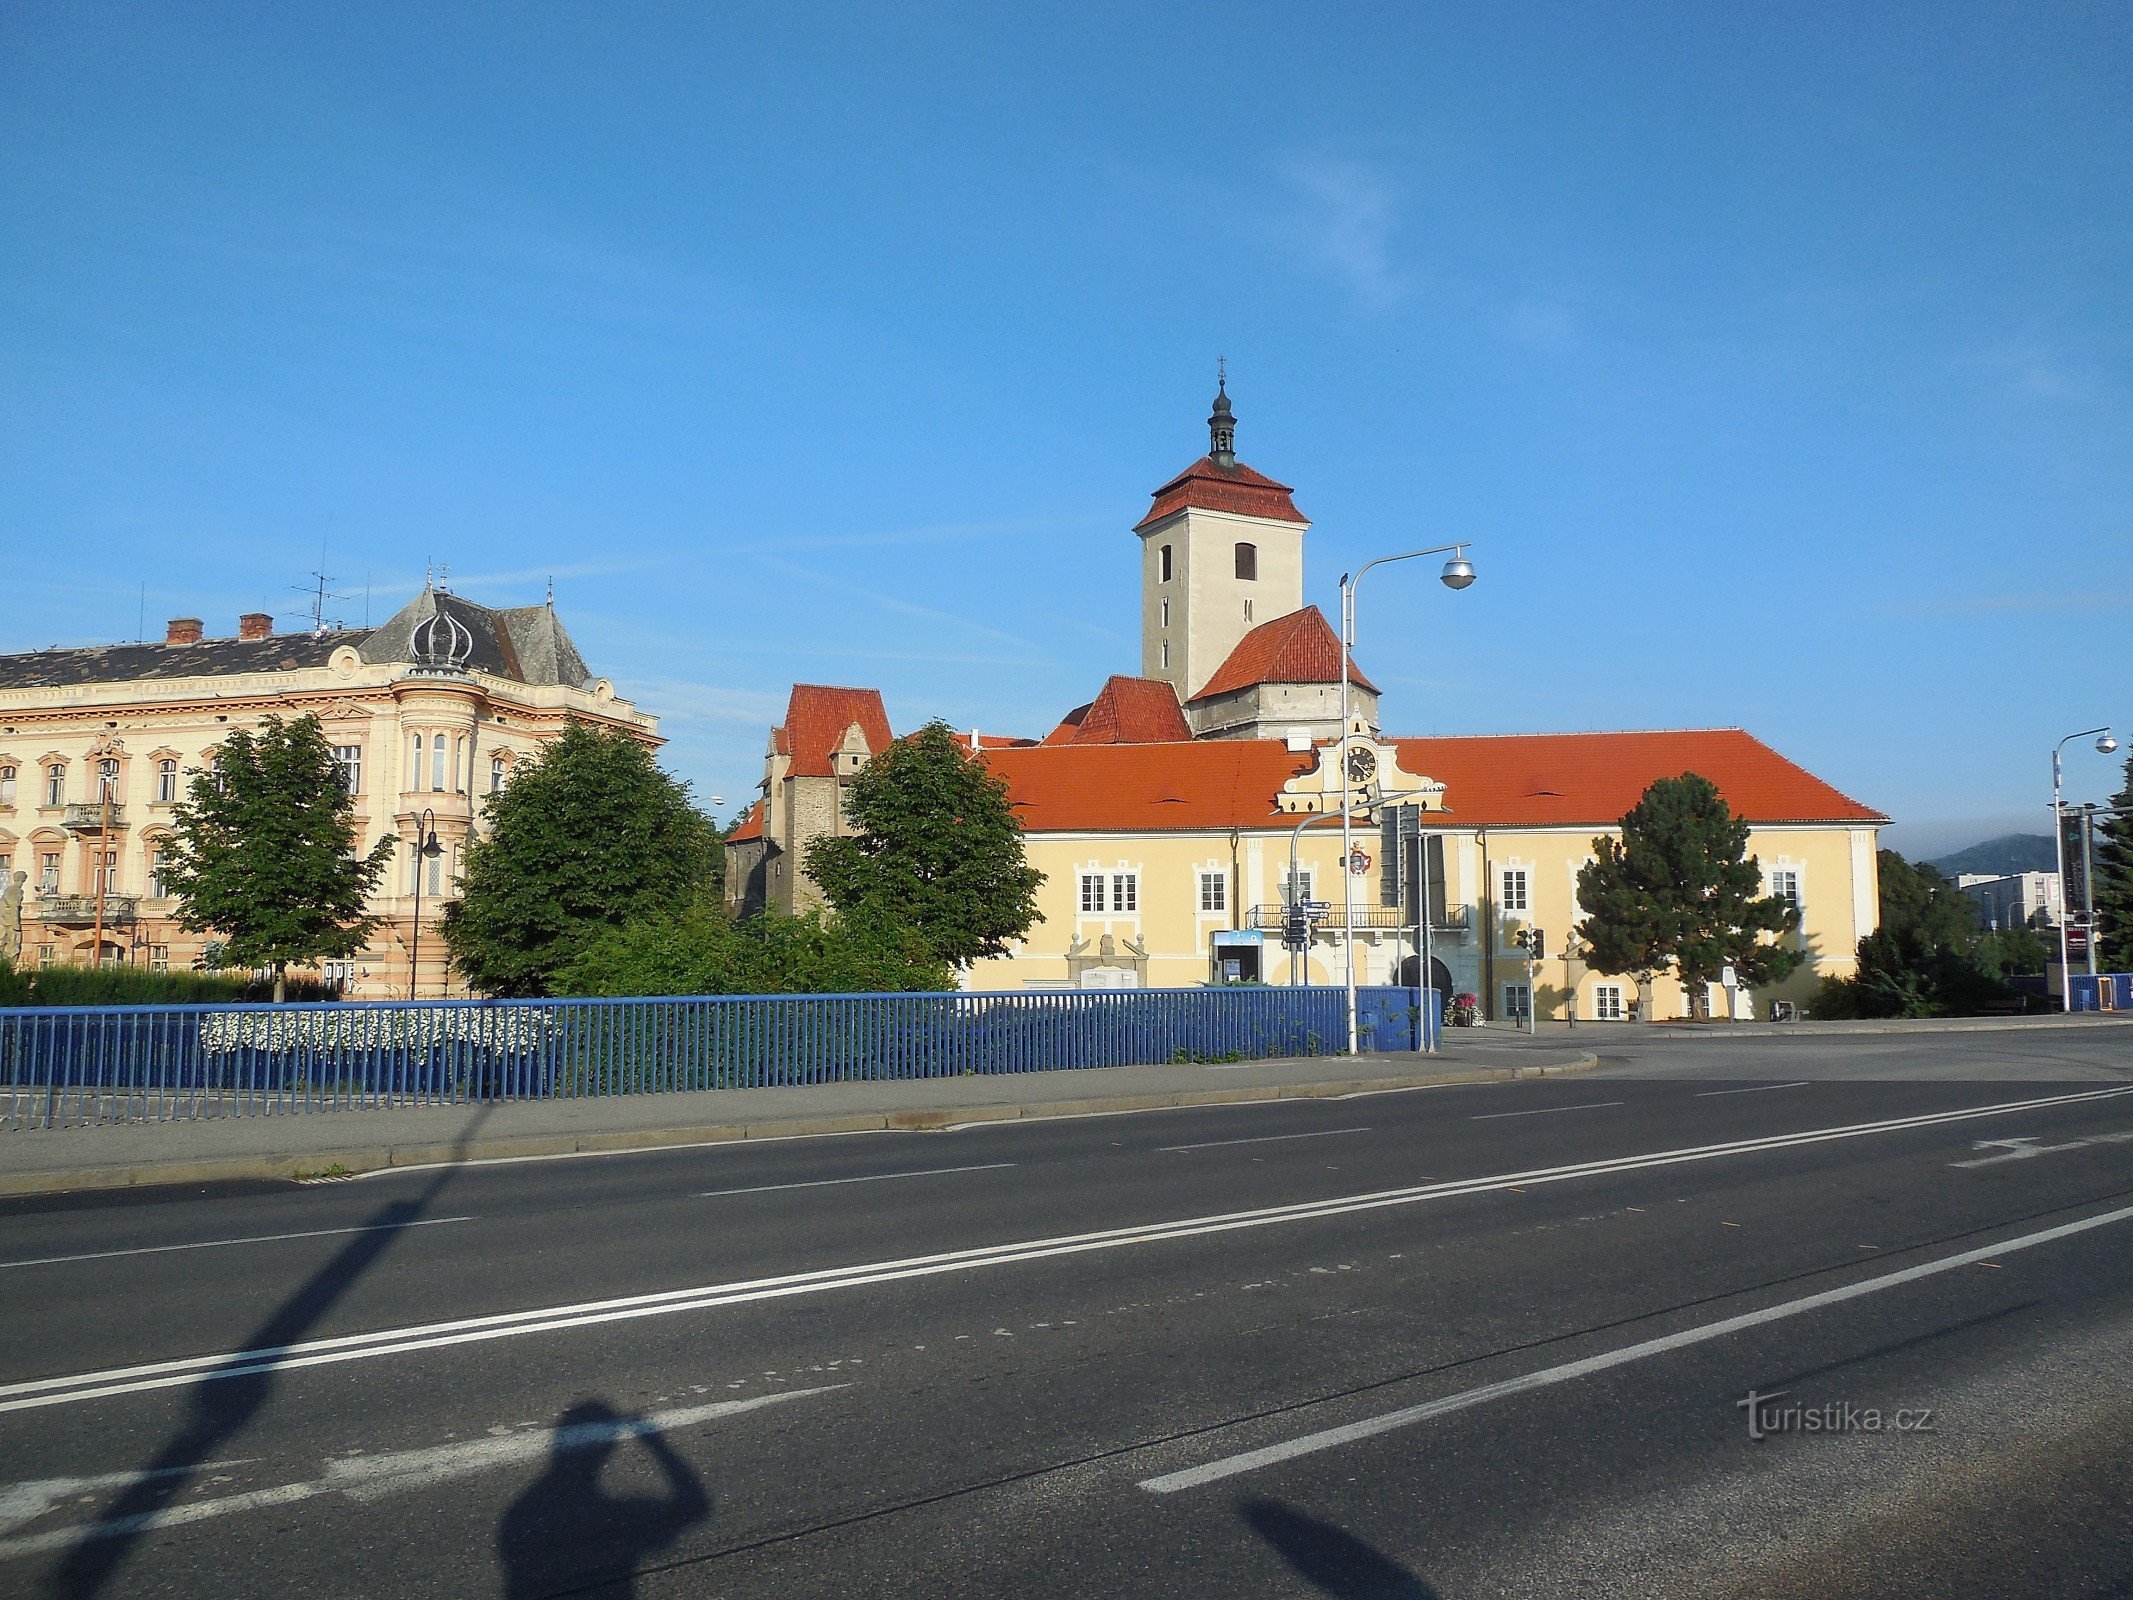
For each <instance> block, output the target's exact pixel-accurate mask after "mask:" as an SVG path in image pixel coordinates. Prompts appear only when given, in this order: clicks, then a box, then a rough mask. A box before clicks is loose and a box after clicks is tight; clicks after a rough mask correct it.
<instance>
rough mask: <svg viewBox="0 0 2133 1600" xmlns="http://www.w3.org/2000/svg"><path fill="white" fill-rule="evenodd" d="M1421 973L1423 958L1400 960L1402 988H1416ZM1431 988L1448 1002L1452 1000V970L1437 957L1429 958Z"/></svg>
mask: <svg viewBox="0 0 2133 1600" xmlns="http://www.w3.org/2000/svg"><path fill="white" fill-rule="evenodd" d="M1421 971H1422V958H1421V957H1420V956H1418V955H1410V956H1403V957H1402V958H1401V959H1400V975H1399V978H1398V980H1397V981H1398V983H1399V984H1400V986H1401V987H1402V988H1406V989H1412V988H1413V987H1414V986H1415V980H1416V977H1417V975H1418V974H1419V973H1420V972H1421ZM1429 986H1430V987H1431V988H1432V989H1434V990H1436V991H1437V993H1438V994H1440V995H1441V996H1443V997H1444V999H1445V1001H1446V1002H1449V1001H1450V1000H1451V998H1452V969H1451V968H1450V967H1447V966H1446V965H1445V964H1444V963H1443V962H1442V961H1440V960H1438V959H1437V958H1436V957H1435V956H1431V957H1430V958H1429Z"/></svg>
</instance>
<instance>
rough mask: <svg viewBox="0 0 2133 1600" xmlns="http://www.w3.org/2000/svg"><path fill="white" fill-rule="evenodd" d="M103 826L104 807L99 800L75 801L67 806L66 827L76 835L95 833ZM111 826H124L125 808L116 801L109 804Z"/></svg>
mask: <svg viewBox="0 0 2133 1600" xmlns="http://www.w3.org/2000/svg"><path fill="white" fill-rule="evenodd" d="M103 825H104V805H103V802H102V801H101V800H89V801H80V800H76V801H73V802H71V803H70V804H69V805H68V806H67V815H66V826H67V827H69V828H72V829H73V830H74V831H75V832H76V833H95V832H97V831H99V830H100V829H101V828H102V827H103ZM111 826H112V827H114V828H123V827H125V826H126V808H125V807H124V806H122V805H120V804H119V803H118V802H117V801H116V800H114V801H112V802H111Z"/></svg>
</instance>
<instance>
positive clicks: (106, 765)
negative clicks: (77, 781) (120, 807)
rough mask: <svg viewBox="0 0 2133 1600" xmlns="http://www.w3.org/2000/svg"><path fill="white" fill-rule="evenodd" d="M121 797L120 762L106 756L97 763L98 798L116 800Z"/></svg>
mask: <svg viewBox="0 0 2133 1600" xmlns="http://www.w3.org/2000/svg"><path fill="white" fill-rule="evenodd" d="M118 797H119V764H118V763H117V762H116V761H114V760H112V759H111V757H109V756H106V757H104V759H103V760H101V761H99V762H98V763H97V764H96V798H97V799H99V800H116V799H117V798H118Z"/></svg>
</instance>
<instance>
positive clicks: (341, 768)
mask: <svg viewBox="0 0 2133 1600" xmlns="http://www.w3.org/2000/svg"><path fill="white" fill-rule="evenodd" d="M333 765H334V770H335V771H336V772H338V773H339V775H340V779H341V792H342V793H343V794H361V793H362V792H363V747H362V746H361V745H359V744H337V745H335V746H334V747H333Z"/></svg>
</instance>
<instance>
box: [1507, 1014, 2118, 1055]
mask: <svg viewBox="0 0 2133 1600" xmlns="http://www.w3.org/2000/svg"><path fill="white" fill-rule="evenodd" d="M2058 1028H2128V1029H2129V1030H2133V1011H2075V1012H2071V1013H2069V1012H2059V1011H2048V1012H2041V1013H2039V1014H2038V1015H2036V1016H2030V1017H1873V1018H1864V1019H1861V1020H1859V1021H1855V1022H1727V1021H1725V1020H1724V1019H1722V1018H1721V1019H1719V1020H1717V1021H1714V1022H1688V1021H1679V1022H1674V1021H1669V1022H1580V1023H1578V1024H1576V1025H1575V1026H1572V1025H1570V1024H1567V1023H1562V1022H1551V1021H1548V1020H1547V1019H1546V1018H1543V1019H1542V1021H1541V1025H1540V1032H1539V1034H1538V1035H1537V1042H1539V1043H1544V1044H1548V1043H1552V1044H1555V1045H1562V1044H1564V1043H1565V1042H1568V1041H1576V1042H1577V1043H1578V1044H1580V1045H1582V1046H1584V1047H1585V1048H1587V1049H1591V1050H1605V1049H1607V1048H1609V1046H1610V1044H1614V1045H1619V1044H1620V1043H1621V1042H1622V1041H1623V1040H1625V1039H1636V1040H1640V1041H1642V1040H1649V1039H1674V1038H1679V1039H1794V1038H1799V1039H1830V1038H1838V1037H1841V1036H1843V1035H1845V1034H1855V1033H1911V1034H1926V1035H1932V1034H1936V1033H2036V1032H2049V1031H2051V1030H2053V1029H2058ZM1477 1031H1478V1032H1479V1033H1481V1034H1482V1035H1484V1036H1486V1037H1489V1038H1492V1039H1493V1038H1501V1037H1503V1036H1504V1035H1505V1034H1507V1033H1509V1032H1510V1031H1511V1028H1510V1025H1509V1024H1508V1023H1498V1022H1491V1023H1484V1024H1483V1025H1482V1027H1481V1028H1480V1029H1479V1030H1477ZM2126 1042H2127V1043H2128V1044H2129V1045H2133V1031H2129V1032H2128V1033H2127V1035H2126Z"/></svg>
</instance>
